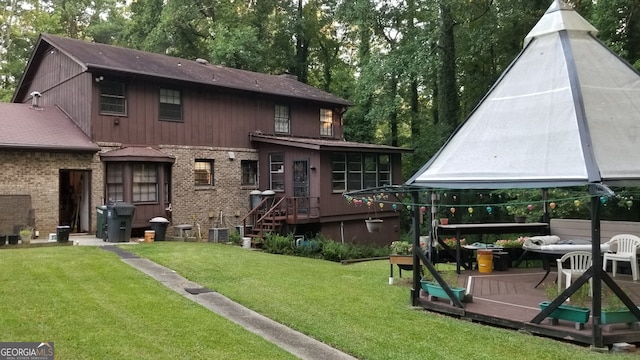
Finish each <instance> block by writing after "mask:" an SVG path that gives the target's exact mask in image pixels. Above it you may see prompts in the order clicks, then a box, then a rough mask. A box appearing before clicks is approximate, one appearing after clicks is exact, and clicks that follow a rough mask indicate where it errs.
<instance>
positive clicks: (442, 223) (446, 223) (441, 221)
mask: <svg viewBox="0 0 640 360" xmlns="http://www.w3.org/2000/svg"><path fill="white" fill-rule="evenodd" d="M440 225H449V219H447V218H442V219H440Z"/></svg>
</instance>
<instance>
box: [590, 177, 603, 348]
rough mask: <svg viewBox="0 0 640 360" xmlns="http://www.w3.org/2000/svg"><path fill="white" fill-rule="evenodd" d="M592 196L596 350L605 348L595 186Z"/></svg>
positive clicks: (593, 334) (592, 311)
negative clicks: (601, 321) (601, 311)
mask: <svg viewBox="0 0 640 360" xmlns="http://www.w3.org/2000/svg"><path fill="white" fill-rule="evenodd" d="M589 193H590V194H591V261H592V265H591V266H592V268H593V283H592V284H593V285H592V286H593V289H592V290H593V296H592V297H591V321H592V331H593V332H592V339H591V345H592V346H593V347H595V348H601V347H603V341H602V324H601V323H600V310H601V309H602V295H601V294H602V258H601V257H600V255H601V254H600V253H601V250H600V196H598V193H599V191H598V189H597V188H596V186H595V185H589Z"/></svg>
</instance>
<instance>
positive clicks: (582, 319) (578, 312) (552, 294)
mask: <svg viewBox="0 0 640 360" xmlns="http://www.w3.org/2000/svg"><path fill="white" fill-rule="evenodd" d="M545 294H546V295H547V298H549V300H555V299H556V298H557V297H558V295H559V294H560V293H559V292H558V285H557V284H555V283H550V284H548V285H546V286H545ZM589 299H590V296H589V285H586V284H585V285H583V286H581V287H580V288H579V289H578V290H577V291H576V292H575V293H573V295H571V297H570V299H568V301H570V303H569V304H561V305H560V306H558V308H556V309H555V310H553V311H552V312H551V314H549V318H551V324H552V325H557V324H558V320H567V321H571V322H574V323H575V327H576V329H577V330H582V329H584V324H586V323H587V322H588V321H589V316H590V315H591V309H589V308H588V307H587V302H588V301H589ZM549 304H551V301H543V302H541V303H540V309H542V310H544V309H546V308H547V307H549Z"/></svg>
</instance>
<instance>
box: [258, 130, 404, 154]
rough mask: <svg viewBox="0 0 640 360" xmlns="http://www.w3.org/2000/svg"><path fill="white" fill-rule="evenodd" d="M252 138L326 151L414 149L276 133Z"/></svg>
mask: <svg viewBox="0 0 640 360" xmlns="http://www.w3.org/2000/svg"><path fill="white" fill-rule="evenodd" d="M250 138H251V141H256V142H264V143H269V144H277V145H284V146H292V147H298V148H305V149H313V150H326V151H329V150H331V151H336V150H338V151H340V150H341V151H345V150H358V151H373V152H387V153H400V152H412V151H413V150H412V149H408V148H401V147H396V146H389V145H376V144H364V143H358V142H351V141H344V140H334V139H316V138H304V137H292V136H276V135H266V134H259V133H252V134H250Z"/></svg>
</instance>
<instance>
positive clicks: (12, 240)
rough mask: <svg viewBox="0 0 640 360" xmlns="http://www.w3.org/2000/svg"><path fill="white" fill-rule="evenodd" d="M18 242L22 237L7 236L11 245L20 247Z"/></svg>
mask: <svg viewBox="0 0 640 360" xmlns="http://www.w3.org/2000/svg"><path fill="white" fill-rule="evenodd" d="M18 240H20V236H18V235H7V242H8V243H9V245H18Z"/></svg>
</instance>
